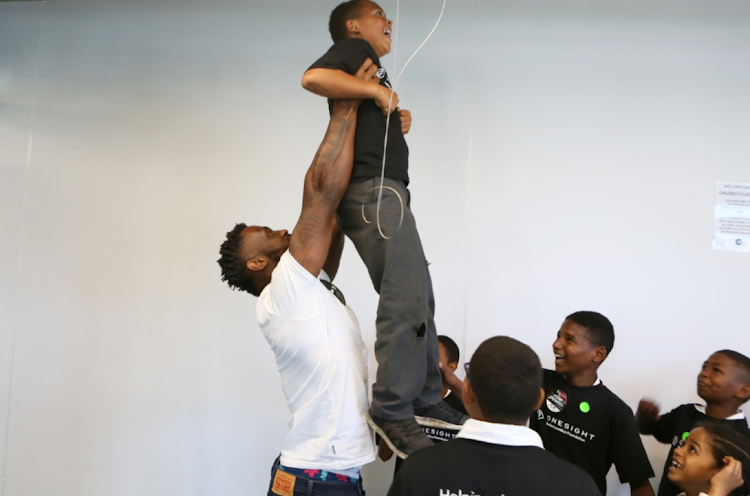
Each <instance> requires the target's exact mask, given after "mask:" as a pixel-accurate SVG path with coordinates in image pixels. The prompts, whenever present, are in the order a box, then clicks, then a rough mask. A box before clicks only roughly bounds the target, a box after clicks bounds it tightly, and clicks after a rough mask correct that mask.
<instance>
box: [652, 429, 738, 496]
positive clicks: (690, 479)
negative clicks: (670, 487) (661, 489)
mask: <svg viewBox="0 0 750 496" xmlns="http://www.w3.org/2000/svg"><path fill="white" fill-rule="evenodd" d="M669 462H670V464H669V471H668V472H667V474H666V476H667V477H669V480H670V481H671V482H672V483H674V484H675V485H676V486H677V487H679V488H680V489H681V490H682V491H683V492H681V493H679V496H746V495H748V494H750V437H747V436H746V435H744V434H742V433H741V432H739V431H737V430H736V429H733V428H732V427H730V426H729V424H727V423H726V422H720V421H717V420H714V419H707V420H702V421H700V422H698V424H697V425H696V427H695V428H694V429H693V430H691V431H690V433H689V436H688V437H687V439H686V440H685V443H684V444H681V445H680V446H679V447H678V448H677V449H675V450H674V453H673V455H672V458H670V459H669Z"/></svg>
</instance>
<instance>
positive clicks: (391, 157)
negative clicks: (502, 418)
mask: <svg viewBox="0 0 750 496" xmlns="http://www.w3.org/2000/svg"><path fill="white" fill-rule="evenodd" d="M391 28H392V23H391V21H390V20H389V19H387V17H386V15H385V13H384V12H383V10H382V9H381V8H380V6H379V5H378V4H376V3H375V2H371V1H368V0H354V1H349V2H345V3H343V4H341V5H339V6H338V7H336V8H335V9H334V10H333V12H332V13H331V19H330V23H329V30H330V32H331V38H332V39H333V42H334V45H333V46H332V47H331V48H330V49H329V50H328V52H326V54H325V55H323V56H322V57H321V58H320V59H319V60H318V61H316V62H315V63H314V64H313V65H312V66H311V67H310V68H309V69H308V70H307V72H305V75H304V76H303V78H302V86H303V87H304V88H305V89H307V90H309V91H311V92H313V93H315V94H317V95H321V96H325V97H327V98H329V106H330V105H331V104H332V102H333V99H342V98H354V99H362V100H363V101H362V103H361V104H360V106H359V110H358V112H357V131H356V134H355V137H354V163H353V168H352V179H351V182H350V184H349V188H348V189H347V191H346V194H345V195H344V198H343V199H342V200H341V203H340V205H339V207H338V210H337V211H336V220H337V221H338V225H339V226H340V227H341V230H342V231H344V233H345V234H346V235H347V237H349V239H350V240H351V241H352V242H353V243H354V246H355V247H356V249H357V252H358V253H359V255H360V257H361V258H362V260H363V261H364V263H365V265H366V266H367V271H368V273H369V275H370V279H371V281H372V284H373V287H374V288H375V291H377V292H378V294H379V295H380V302H379V304H378V315H377V320H376V327H377V339H376V341H375V358H376V360H377V362H378V370H377V376H376V380H375V385H374V386H373V391H372V405H371V406H370V410H369V413H368V422H369V423H370V425H371V426H372V427H373V428H374V429H375V431H376V432H377V433H378V434H379V435H380V436H381V437H382V438H383V439H384V440H385V441H386V443H387V444H388V447H389V448H391V449H392V450H393V452H394V453H396V454H397V455H398V456H399V457H400V458H405V457H406V456H407V455H409V454H410V453H412V452H413V451H415V450H417V449H420V448H424V447H426V446H430V445H432V441H431V440H430V439H429V438H428V437H427V436H426V435H425V434H424V433H423V432H422V428H421V427H420V424H421V425H422V426H426V427H430V428H435V429H445V428H448V429H450V428H457V426H458V425H460V424H462V423H463V422H464V421H465V420H466V418H468V417H467V416H466V415H463V414H461V413H459V412H457V411H455V410H454V409H453V408H452V407H450V406H449V405H447V404H446V403H445V402H443V401H442V398H441V396H440V390H441V389H442V380H441V376H440V370H439V368H438V343H437V331H436V329H435V322H434V314H435V303H434V298H433V293H432V282H431V279H430V273H429V270H428V268H427V265H428V264H427V261H426V259H425V255H424V251H423V249H422V243H421V240H420V238H419V232H418V231H417V225H416V221H415V219H414V216H413V215H412V212H411V205H410V202H411V193H410V192H409V190H408V189H407V185H408V183H409V149H408V147H407V145H406V140H405V139H404V134H406V133H407V132H408V131H409V128H410V126H411V114H410V113H409V112H408V111H406V110H400V109H399V108H398V103H399V100H398V95H397V94H396V93H393V92H392V91H391V84H390V82H389V80H388V75H387V74H386V72H385V70H384V69H383V68H382V66H381V65H380V57H382V56H384V55H386V54H387V53H389V52H390V50H391ZM368 60H369V61H370V62H371V63H372V64H374V65H376V66H377V67H378V70H377V72H376V74H375V75H374V76H373V79H372V80H371V81H365V80H360V79H358V78H355V77H354V76H352V74H354V73H355V72H356V71H357V70H358V69H360V68H361V67H363V66H365V65H367V64H369V63H370V62H368ZM388 110H390V111H391V112H390V117H388V115H389V112H388ZM387 121H388V133H387V135H388V139H387V148H386V152H385V168H384V169H383V156H384V155H383V153H384V145H386V142H385V141H386V122H387ZM381 173H382V174H383V179H382V181H381ZM381 185H382V186H383V187H382V188H381ZM417 420H419V422H420V424H418V423H417Z"/></svg>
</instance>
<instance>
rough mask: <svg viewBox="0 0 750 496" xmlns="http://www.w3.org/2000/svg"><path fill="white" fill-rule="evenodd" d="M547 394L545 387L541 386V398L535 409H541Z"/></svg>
mask: <svg viewBox="0 0 750 496" xmlns="http://www.w3.org/2000/svg"><path fill="white" fill-rule="evenodd" d="M545 396H546V394H545V393H544V388H539V400H537V402H536V406H535V407H534V410H539V409H540V408H541V407H542V403H544V397H545Z"/></svg>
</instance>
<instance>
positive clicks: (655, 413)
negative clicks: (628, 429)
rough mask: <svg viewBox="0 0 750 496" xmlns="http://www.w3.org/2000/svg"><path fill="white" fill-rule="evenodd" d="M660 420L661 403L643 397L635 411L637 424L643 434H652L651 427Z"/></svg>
mask: <svg viewBox="0 0 750 496" xmlns="http://www.w3.org/2000/svg"><path fill="white" fill-rule="evenodd" d="M658 420H659V405H657V404H656V403H655V402H653V401H651V400H649V399H647V398H643V399H642V400H641V401H640V402H638V410H637V411H636V412H635V424H636V425H637V426H638V432H640V433H641V434H651V427H652V425H653V424H654V422H656V421H658Z"/></svg>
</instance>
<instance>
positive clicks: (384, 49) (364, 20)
mask: <svg viewBox="0 0 750 496" xmlns="http://www.w3.org/2000/svg"><path fill="white" fill-rule="evenodd" d="M360 9H361V10H360V15H359V17H358V18H356V19H351V20H349V21H347V23H346V24H347V28H348V30H349V36H350V37H352V38H362V39H363V40H365V41H368V42H369V43H370V45H372V48H374V49H375V53H377V54H378V57H382V56H383V55H386V54H388V53H390V52H391V30H392V28H393V22H391V20H390V19H388V18H386V16H385V12H384V11H383V9H381V8H380V5H378V4H376V3H375V2H369V1H367V2H363V3H362V6H361V7H360Z"/></svg>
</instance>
